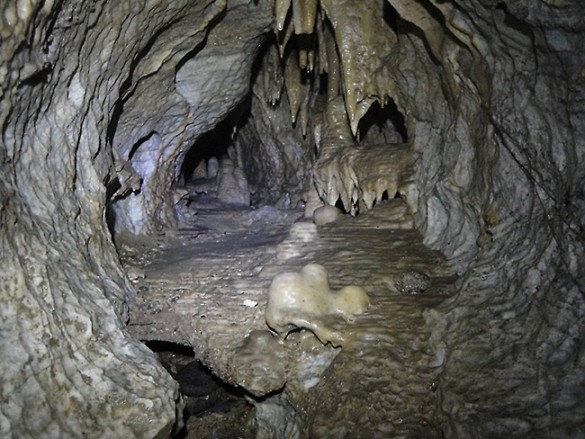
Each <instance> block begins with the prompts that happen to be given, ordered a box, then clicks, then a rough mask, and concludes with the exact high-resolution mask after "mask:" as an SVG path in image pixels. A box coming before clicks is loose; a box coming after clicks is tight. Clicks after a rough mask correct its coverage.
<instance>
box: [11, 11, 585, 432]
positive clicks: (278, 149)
mask: <svg viewBox="0 0 585 439" xmlns="http://www.w3.org/2000/svg"><path fill="white" fill-rule="evenodd" d="M285 3H287V2H277V4H276V11H275V14H276V26H277V27H279V26H280V25H282V26H284V25H285V20H284V19H282V16H283V12H282V11H283V6H282V4H285ZM294 3H295V4H297V2H294ZM308 3H311V2H308ZM320 4H321V8H322V9H323V10H324V11H325V13H326V14H327V16H328V17H329V18H328V19H329V20H330V22H331V29H332V34H331V35H321V36H320V38H323V39H325V40H327V41H329V43H330V44H329V47H330V48H331V42H333V43H336V44H340V43H342V42H343V44H342V45H341V47H340V49H339V50H338V55H339V56H340V59H339V60H338V61H339V64H338V65H337V64H336V61H335V59H334V58H335V57H334V58H332V57H331V56H332V53H334V52H335V51H334V50H333V51H332V50H331V49H330V50H329V53H328V54H327V53H322V54H321V55H322V56H325V57H326V58H328V69H329V79H330V82H329V84H328V89H329V91H330V94H331V96H332V97H333V96H337V95H339V96H341V97H343V100H344V102H345V104H346V105H345V107H346V111H347V117H348V120H347V122H348V125H347V127H346V130H345V131H344V134H343V136H349V135H350V134H349V133H350V129H349V128H350V127H351V128H352V129H353V132H354V133H356V131H357V128H358V125H359V120H360V118H361V117H362V116H363V115H365V114H366V113H367V111H368V108H369V107H370V105H372V103H374V102H376V101H383V100H385V99H387V98H389V99H392V100H393V101H394V102H395V103H396V107H397V110H398V111H400V112H401V113H402V114H403V115H404V116H405V121H406V128H407V130H408V137H409V144H410V145H411V146H412V147H413V148H414V150H415V151H416V159H417V160H416V180H415V184H414V185H412V186H411V187H410V188H409V192H408V193H407V194H406V196H407V197H408V200H409V204H410V205H411V206H413V209H414V210H415V218H416V222H417V225H418V227H419V229H420V230H421V231H422V233H423V234H424V237H425V242H426V243H427V244H428V245H429V246H431V247H433V248H437V249H440V250H442V251H443V252H444V253H445V254H446V255H447V256H448V257H449V258H450V260H451V262H452V265H453V269H454V271H455V272H456V273H457V274H458V275H459V280H458V291H459V292H458V294H457V295H456V296H455V297H454V298H453V299H451V300H449V301H448V302H446V303H445V304H444V305H443V306H442V307H441V308H439V309H436V310H432V311H429V312H428V313H427V321H428V325H429V328H430V329H431V330H432V341H433V343H434V346H435V347H436V353H437V363H438V364H441V366H440V377H441V379H440V382H439V383H438V394H439V403H440V405H441V410H442V414H443V417H444V426H445V427H444V434H445V436H446V437H486V436H507V435H512V436H525V437H535V436H537V437H538V436H549V437H551V436H554V437H566V436H576V435H577V436H578V435H580V434H583V433H584V432H583V431H581V430H579V428H581V427H580V425H583V423H584V418H585V413H584V411H585V409H583V407H584V406H585V405H584V404H583V401H582V399H583V396H582V395H584V394H585V392H584V391H583V390H584V387H585V377H584V376H583V372H582V371H583V370H584V366H585V365H584V364H583V363H584V361H585V358H583V352H584V349H583V348H584V347H583V340H584V334H583V325H582V324H580V321H581V319H582V318H583V314H585V304H584V298H583V293H584V291H585V285H584V279H585V273H584V271H583V270H584V269H583V267H582V265H581V264H580V261H582V260H583V256H584V254H585V248H584V242H583V236H584V221H585V200H584V198H585V194H584V193H583V187H585V184H584V183H585V181H584V180H585V166H584V165H585V164H584V160H585V159H584V151H585V145H584V142H585V140H584V139H585V132H584V131H585V122H584V120H583V114H584V105H585V104H584V102H585V75H584V73H583V72H584V71H585V65H584V63H585V53H583V52H584V49H583V47H582V44H581V39H582V36H583V33H584V32H585V29H584V27H585V26H584V24H583V20H582V17H583V14H584V7H583V6H582V5H580V4H578V3H577V2H576V1H573V2H571V1H568V0H567V1H552V0H551V1H536V0H533V1H529V0H525V1H521V0H516V1H512V0H510V1H500V2H495V1H490V0H472V1H469V2H458V1H451V2H443V1H438V0H420V1H416V2H413V1H405V0H387V1H385V2H384V1H378V0H371V1H364V2H359V4H358V3H356V2H349V1H343V2H331V1H322V2H321V3H320ZM288 7H289V6H286V8H288ZM388 8H390V9H388ZM3 9H4V10H3V15H2V20H3V28H2V29H1V31H0V32H1V35H2V41H1V42H0V53H1V57H2V58H1V60H0V61H1V64H0V83H1V84H2V86H1V88H0V90H1V91H0V93H1V94H0V99H1V104H0V105H1V107H0V123H1V125H2V144H1V145H0V158H1V160H2V173H0V194H1V200H2V203H1V206H2V208H1V210H0V212H1V213H0V227H1V230H2V233H1V235H0V239H1V240H2V243H1V244H2V245H1V249H2V253H1V259H2V267H3V271H2V275H0V279H1V285H2V287H1V291H2V294H1V295H0V310H1V311H0V313H1V316H2V320H1V328H0V329H1V331H2V337H1V338H0V343H1V351H2V352H3V353H4V358H3V361H2V366H3V381H2V386H1V395H2V403H1V404H0V432H1V433H2V435H3V436H7V437H10V435H12V437H40V436H43V437H70V436H76V435H78V434H79V432H83V433H85V434H87V436H93V437H120V436H129V437H130V436H138V437H152V436H154V435H156V434H157V433H158V432H168V431H169V430H170V428H171V426H172V424H173V423H174V421H175V399H176V397H177V394H176V386H175V384H174V383H173V382H172V380H171V379H170V377H169V376H168V375H167V374H166V372H164V370H162V368H161V367H160V366H159V365H158V364H157V363H156V362H155V360H154V357H153V356H152V355H151V354H150V353H149V352H148V351H147V350H146V349H145V348H144V347H143V346H142V345H141V344H139V343H136V342H135V341H132V340H130V339H129V338H128V337H127V336H126V333H125V331H124V329H123V323H124V322H125V321H126V319H127V318H128V309H129V308H131V307H132V303H133V297H134V294H135V293H134V291H133V289H132V288H131V286H130V285H129V284H128V282H127V280H126V278H125V275H124V273H123V271H122V269H121V267H120V265H119V262H118V259H117V255H116V251H115V248H114V246H113V244H112V240H111V238H110V235H109V232H108V230H107V226H106V222H105V206H106V202H107V199H106V196H107V194H106V186H107V185H108V183H111V182H112V181H114V180H115V179H116V178H117V179H118V181H119V183H120V185H121V186H120V188H118V193H117V195H116V196H115V197H118V198H121V199H118V200H117V201H116V203H115V204H114V212H115V213H116V222H117V226H116V227H117V228H118V230H128V231H131V232H133V233H152V232H156V231H157V230H159V229H160V227H161V226H164V225H165V224H166V225H172V224H173V223H174V222H175V221H176V218H175V213H174V210H173V206H172V201H171V200H172V194H171V184H172V183H173V181H174V179H176V177H177V175H178V169H180V166H181V161H182V159H183V157H184V154H185V152H186V148H187V147H188V145H190V144H192V143H193V141H194V140H195V139H196V138H197V137H198V136H199V135H201V134H202V133H204V132H206V131H208V130H209V129H211V128H213V126H215V124H217V122H218V121H220V120H221V119H222V118H223V117H225V115H227V114H228V113H229V111H231V110H232V109H234V108H236V106H237V105H238V104H239V103H240V101H241V100H242V99H243V98H244V97H245V96H246V94H247V93H248V92H249V87H250V85H251V83H250V81H251V80H252V77H251V72H252V68H253V62H254V57H255V54H257V53H259V52H258V50H259V49H260V47H261V46H262V43H263V42H264V41H265V34H266V32H267V31H269V30H270V28H271V26H272V20H273V19H272V5H271V2H268V1H258V2H247V1H232V2H226V1H211V0H209V1H197V2H187V1H176V2H172V3H163V2H156V1H142V2H127V3H124V2H117V3H111V2H103V1H97V2H93V3H92V4H91V6H89V5H88V4H87V3H80V2H73V1H71V2H70V1H67V0H64V1H61V2H51V1H46V2H34V1H29V2H27V1H18V2H16V3H10V4H8V5H6V6H3ZM287 11H288V9H287V10H285V11H284V16H285V17H286V12H287ZM388 15H390V17H388ZM309 16H310V14H309ZM360 17H361V18H362V19H360ZM364 17H369V18H367V19H366V18H364ZM309 18H310V17H309ZM313 18H314V17H313ZM372 20H374V21H372ZM292 21H293V23H295V24H297V23H298V25H299V26H303V27H306V28H307V30H310V29H312V25H311V24H310V23H309V24H307V23H308V22H310V20H309V21H308V22H305V21H303V20H302V19H299V18H298V17H294V20H292ZM373 22H375V23H376V24H375V26H372V25H371V24H372V23H373ZM235 23H236V24H238V25H239V24H245V25H242V26H238V28H240V29H241V35H242V38H241V39H234V38H231V37H230V30H233V28H234V24H235ZM380 27H383V29H384V31H383V32H362V29H363V28H367V29H370V30H371V29H380ZM281 28H282V27H281ZM332 35H335V40H332V38H333V36H332ZM333 47H335V46H333ZM369 48H372V50H369ZM374 49H375V50H374ZM301 52H302V51H301ZM295 55H299V58H298V59H299V60H298V61H297V57H296V56H295V57H289V58H287V59H286V69H289V72H294V71H295V70H294V69H293V68H298V67H299V63H300V62H301V61H302V62H307V63H308V62H309V61H310V56H309V55H308V54H307V53H304V52H303V53H300V54H295ZM335 56H337V55H335ZM303 57H304V58H303ZM224 58H225V60H228V61H229V62H227V61H226V62H225V63H218V62H214V60H215V61H217V60H220V59H224ZM303 59H304V61H303ZM367 60H369V61H367ZM322 62H323V60H322ZM290 66H292V67H290ZM269 73H270V72H265V74H266V75H268V74H269ZM260 77H261V78H263V77H262V76H260ZM281 79H282V78H281ZM288 79H289V80H290V79H291V78H288ZM278 81H279V79H278V74H277V75H276V82H277V83H278ZM267 84H268V85H264V86H263V89H262V90H261V91H259V90H258V89H257V90H256V91H255V92H254V94H255V97H254V99H256V98H258V97H259V96H260V97H262V99H263V101H262V102H260V101H256V102H255V103H254V102H253V106H255V107H253V108H255V109H254V110H253V112H254V114H255V117H256V122H255V123H256V126H252V125H250V126H248V127H247V128H245V129H244V131H243V132H242V136H243V137H245V136H249V137H250V138H251V139H252V141H250V142H248V143H247V145H248V146H249V145H251V144H252V143H253V141H254V140H257V139H258V137H257V136H256V134H257V133H256V134H254V131H262V132H263V133H267V132H269V133H272V134H271V135H272V136H273V137H271V138H268V137H262V138H261V139H259V140H264V141H265V142H266V143H265V144H264V145H263V148H264V150H266V151H267V152H266V157H271V160H274V161H275V164H278V163H276V162H277V161H278V160H280V161H281V162H280V163H281V164H280V167H279V166H276V167H275V168H274V169H279V172H277V173H275V174H274V175H272V176H270V174H269V173H266V174H265V175H266V176H269V177H270V178H272V180H270V178H269V179H268V180H267V181H271V182H277V183H278V184H282V183H283V182H287V181H289V182H290V181H292V182H294V183H295V184H298V186H296V188H298V187H300V186H302V184H304V181H303V180H304V179H305V178H306V175H307V174H306V173H305V172H304V171H303V172H298V174H296V175H295V174H294V173H293V169H292V167H291V163H292V162H293V161H294V160H299V162H300V163H302V165H303V166H304V165H305V164H307V163H309V162H310V161H311V160H310V157H311V155H312V151H310V150H306V149H303V147H302V146H300V145H301V143H300V142H301V141H300V139H301V138H303V134H305V135H307V134H308V139H309V143H316V144H317V146H319V144H320V142H321V140H322V138H321V137H320V136H321V134H320V133H321V130H322V124H323V123H324V122H323V120H324V119H326V115H324V112H325V108H326V107H325V106H324V105H319V104H318V103H316V101H315V100H313V101H311V100H310V94H308V91H307V90H308V89H307V88H306V87H305V88H303V87H295V83H294V82H289V83H288V85H287V84H286V81H284V82H283V83H281V84H280V85H279V87H281V88H282V87H285V91H286V92H287V95H286V97H280V99H281V101H283V102H285V101H286V102H287V105H288V108H287V107H286V106H285V107H283V108H284V109H285V110H284V111H281V110H277V111H276V112H274V113H271V111H273V110H272V109H271V107H270V106H269V105H268V103H271V102H273V101H275V99H276V98H275V96H276V95H277V94H278V95H280V93H281V92H282V89H281V88H278V87H277V88H278V93H277V92H276V91H275V88H274V87H273V86H272V85H273V83H271V82H269V81H268V82H267ZM270 84H272V85H270ZM313 91H314V89H313ZM287 111H289V112H290V113H291V116H292V117H293V119H294V121H295V123H296V124H297V128H295V129H296V131H295V134H290V133H289V132H286V131H283V123H284V121H285V120H286V118H285V115H286V112H287ZM269 114H272V117H273V121H272V122H271V123H272V125H271V126H267V125H266V126H263V127H262V128H259V126H260V124H262V123H264V119H262V120H261V119H260V117H261V116H260V115H269ZM297 118H298V119H297ZM278 130H281V131H280V132H276V131H278ZM299 130H300V133H299ZM289 135H290V136H292V137H290V138H288V141H289V142H288V143H287V136H289ZM305 138H306V137H305ZM270 139H271V140H270ZM275 139H276V140H275ZM268 140H270V141H268ZM284 144H286V145H287V147H288V150H286V148H285V149H284V150H283V149H282V148H283V145H284ZM241 148H243V147H241ZM299 158H300V159H299ZM253 166H256V167H257V168H261V167H262V166H265V164H264V163H261V162H260V163H256V164H255V165H253ZM297 171H299V170H297ZM301 182H302V183H301ZM268 198H270V197H268ZM64 401H65V402H64ZM104 413H105V415H104Z"/></svg>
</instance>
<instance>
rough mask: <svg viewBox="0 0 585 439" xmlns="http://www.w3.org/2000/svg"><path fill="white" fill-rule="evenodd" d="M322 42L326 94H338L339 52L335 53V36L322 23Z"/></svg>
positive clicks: (330, 96) (332, 95) (330, 95)
mask: <svg viewBox="0 0 585 439" xmlns="http://www.w3.org/2000/svg"><path fill="white" fill-rule="evenodd" d="M323 42H324V46H325V57H324V58H323V59H324V60H325V62H326V63H327V68H328V70H327V94H328V96H329V98H330V99H331V98H334V97H336V96H339V80H340V78H339V76H340V71H339V54H338V53H337V46H336V43H335V36H334V35H333V32H332V31H331V29H330V27H329V26H328V25H327V24H326V23H324V26H323Z"/></svg>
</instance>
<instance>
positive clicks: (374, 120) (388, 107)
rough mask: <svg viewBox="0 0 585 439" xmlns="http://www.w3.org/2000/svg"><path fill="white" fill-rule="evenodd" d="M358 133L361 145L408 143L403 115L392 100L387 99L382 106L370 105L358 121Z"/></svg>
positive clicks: (378, 104)
mask: <svg viewBox="0 0 585 439" xmlns="http://www.w3.org/2000/svg"><path fill="white" fill-rule="evenodd" d="M358 133H359V134H358V137H359V139H360V141H361V143H407V142H408V130H407V128H406V122H405V119H404V115H403V114H402V113H401V112H400V111H399V110H398V108H397V106H396V103H395V102H394V101H393V100H392V99H388V101H387V102H386V104H385V105H384V106H382V105H380V103H378V102H375V103H374V104H372V106H371V107H370V109H369V110H368V112H367V113H366V114H365V115H364V117H363V118H362V119H361V120H360V123H359V127H358Z"/></svg>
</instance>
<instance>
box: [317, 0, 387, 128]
mask: <svg viewBox="0 0 585 439" xmlns="http://www.w3.org/2000/svg"><path fill="white" fill-rule="evenodd" d="M321 8H322V9H323V10H324V11H325V13H326V15H327V17H328V18H329V20H330V22H331V24H332V26H333V29H334V32H335V40H336V42H337V48H338V51H339V55H340V58H341V71H342V85H343V94H344V98H345V104H346V109H347V114H348V116H349V120H350V125H351V129H352V132H353V134H354V135H356V134H357V130H358V124H359V121H360V119H361V118H362V117H363V116H364V115H365V114H366V112H367V111H368V109H369V108H370V106H371V105H372V104H373V103H374V102H376V101H378V102H380V103H381V104H383V103H384V101H385V100H386V98H387V97H389V96H390V95H391V91H392V88H393V87H392V85H393V84H392V83H391V82H389V81H388V78H389V77H391V75H389V74H388V69H389V68H390V67H391V60H392V49H393V48H394V46H395V45H396V42H397V38H396V35H395V34H394V32H393V31H392V29H391V28H390V26H388V25H387V24H386V22H385V21H384V10H383V3H380V2H372V1H363V2H359V3H355V2H353V1H350V0H338V1H333V0H322V1H321Z"/></svg>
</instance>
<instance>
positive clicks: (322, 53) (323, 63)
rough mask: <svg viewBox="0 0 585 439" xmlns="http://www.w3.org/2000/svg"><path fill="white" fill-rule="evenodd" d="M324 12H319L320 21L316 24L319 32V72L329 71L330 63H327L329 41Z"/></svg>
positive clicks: (316, 29)
mask: <svg viewBox="0 0 585 439" xmlns="http://www.w3.org/2000/svg"><path fill="white" fill-rule="evenodd" d="M324 18H325V17H324V16H323V14H321V13H319V21H318V23H317V25H316V26H315V31H316V33H317V50H318V52H317V62H318V64H319V71H318V72H319V73H327V72H329V64H328V63H327V42H326V37H325V32H327V30H326V29H325V21H324Z"/></svg>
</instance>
